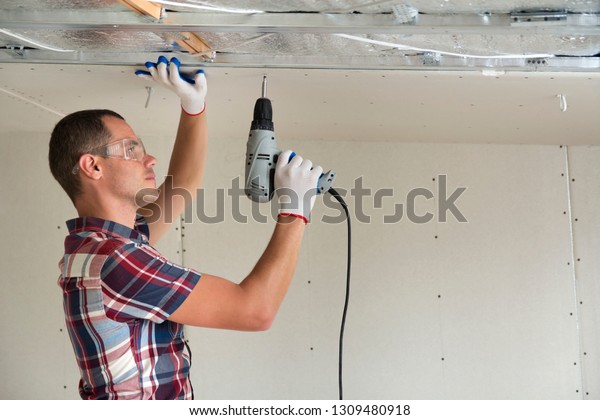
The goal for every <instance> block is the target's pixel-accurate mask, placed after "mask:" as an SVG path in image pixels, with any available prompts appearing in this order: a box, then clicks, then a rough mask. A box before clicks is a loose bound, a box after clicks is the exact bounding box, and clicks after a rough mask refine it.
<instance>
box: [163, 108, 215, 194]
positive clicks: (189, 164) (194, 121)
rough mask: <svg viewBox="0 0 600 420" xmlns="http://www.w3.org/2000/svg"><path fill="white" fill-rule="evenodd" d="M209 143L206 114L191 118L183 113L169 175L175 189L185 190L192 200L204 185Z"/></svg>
mask: <svg viewBox="0 0 600 420" xmlns="http://www.w3.org/2000/svg"><path fill="white" fill-rule="evenodd" d="M207 143H208V124H207V118H206V112H203V113H202V114H200V115H196V116H190V115H187V114H186V113H185V112H183V110H182V112H181V117H180V119H179V127H178V129H177V137H176V138H175V145H174V146H173V153H172V154H171V160H170V162H169V171H168V174H169V175H170V176H172V182H173V187H174V188H185V189H186V190H187V191H189V192H190V194H191V195H192V198H194V197H195V196H196V192H197V190H198V189H199V188H200V186H201V183H202V176H203V175H204V166H205V162H206V152H207Z"/></svg>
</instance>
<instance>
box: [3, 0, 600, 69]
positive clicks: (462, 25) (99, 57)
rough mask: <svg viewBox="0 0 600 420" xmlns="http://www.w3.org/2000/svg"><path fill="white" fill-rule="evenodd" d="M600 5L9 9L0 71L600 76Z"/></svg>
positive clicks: (440, 2)
mask: <svg viewBox="0 0 600 420" xmlns="http://www.w3.org/2000/svg"><path fill="white" fill-rule="evenodd" d="M599 13H600V1H598V0H572V1H555V0H545V1H544V0H542V1H539V0H538V1H536V0H533V1H531V0H530V1H511V0H491V1H483V0H480V1H467V0H411V1H408V2H404V1H364V0H362V1H361V0H354V1H333V0H332V1H318V2H315V1H198V0H187V1H186V0H181V1H164V0H156V1H154V2H148V1H145V0H120V1H117V0H87V1H86V0H79V1H66V0H23V1H21V0H5V1H3V2H2V5H1V6H0V62H38V63H43V62H46V63H82V64H123V65H131V64H136V65H137V64H141V63H143V62H144V61H146V60H147V59H148V53H149V52H161V53H169V54H177V55H178V57H179V58H180V60H182V62H183V63H184V65H192V64H197V63H198V62H202V63H203V64H204V65H206V66H225V67H283V68H336V69H419V70H457V69H460V70H465V69H467V70H481V69H487V70H489V69H503V70H511V69H519V70H523V71H585V72H590V71H598V70H599V69H600V65H599V60H600V58H599V53H600V24H599V23H600V18H599V16H600V15H599Z"/></svg>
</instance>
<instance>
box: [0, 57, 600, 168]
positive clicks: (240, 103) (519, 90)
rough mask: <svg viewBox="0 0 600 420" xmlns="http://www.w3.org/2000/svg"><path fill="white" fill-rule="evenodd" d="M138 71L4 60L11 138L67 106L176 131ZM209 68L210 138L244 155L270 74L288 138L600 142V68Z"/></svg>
mask: <svg viewBox="0 0 600 420" xmlns="http://www.w3.org/2000/svg"><path fill="white" fill-rule="evenodd" d="M133 71H134V68H132V67H130V66H96V65H55V64H0V110H1V112H2V124H1V130H2V133H10V134H5V135H4V138H5V139H6V141H17V139H18V136H17V137H15V135H14V133H20V132H23V131H35V132H38V133H40V136H41V138H43V139H44V140H43V141H44V144H45V142H47V138H48V136H49V133H50V131H51V129H52V127H53V126H54V124H55V123H56V122H57V121H58V120H59V119H60V117H61V115H65V114H68V113H70V112H73V111H76V110H80V109H86V108H99V107H106V108H110V109H114V110H116V111H117V112H119V113H121V114H122V115H123V116H124V117H125V118H126V119H127V120H128V121H129V122H130V124H131V125H132V126H133V127H134V128H135V129H136V130H138V135H140V136H142V137H144V138H147V137H149V136H152V137H157V138H162V139H168V138H172V136H173V134H174V130H175V128H176V121H177V118H178V114H179V106H178V102H177V98H176V96H175V95H173V94H172V92H170V91H168V90H167V89H163V88H161V87H159V86H153V84H152V83H148V82H146V81H144V80H141V79H139V78H137V77H136V76H134V74H133ZM206 74H207V79H208V83H209V93H208V112H209V118H210V126H209V127H210V133H211V139H213V140H214V141H218V142H230V145H231V150H232V156H231V158H232V159H234V160H237V159H239V161H240V162H242V161H243V153H244V150H245V149H244V147H245V146H244V145H245V143H246V140H247V135H248V130H249V129H250V122H251V120H252V109H253V107H254V103H255V101H256V99H257V98H258V97H259V96H260V95H261V83H262V77H263V75H264V74H266V75H267V81H268V83H267V96H268V97H269V98H270V99H271V101H272V103H273V110H274V116H273V118H274V123H275V132H276V134H277V137H278V144H279V145H280V147H282V148H287V147H294V145H298V144H302V142H305V141H317V142H327V141H338V140H345V141H346V140H347V141H357V142H365V143H369V142H405V143H419V142H423V143H484V144H485V143H492V144H553V145H557V147H558V145H562V144H573V145H574V144H600V136H598V133H600V119H598V118H597V113H598V109H600V95H599V94H598V92H600V74H598V73H595V74H586V73H529V72H523V73H516V72H509V73H506V74H504V75H499V76H485V75H483V74H481V73H478V72H468V71H465V72H462V71H453V72H440V71H437V72H429V71H396V70H379V71H366V70H344V71H341V70H324V69H320V70H318V69H313V70H303V69H254V68H233V69H226V68H212V69H207V71H206ZM148 87H152V91H151V93H150V97H149V100H148V90H147V88H148ZM558 95H563V100H564V101H563V103H561V100H560V99H561V98H560V97H559V96H558ZM146 104H147V106H146ZM561 105H562V106H563V108H562V109H561Z"/></svg>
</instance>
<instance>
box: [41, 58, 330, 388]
mask: <svg viewBox="0 0 600 420" xmlns="http://www.w3.org/2000/svg"><path fill="white" fill-rule="evenodd" d="M146 67H147V68H148V71H149V75H148V76H145V77H148V78H150V79H152V80H154V81H156V82H157V83H159V84H161V85H164V86H166V87H168V88H169V89H171V90H173V91H174V92H175V93H176V94H177V95H178V96H179V98H180V99H181V108H182V112H181V116H180V121H179V128H178V131H177V136H176V139H175V145H174V148H173V152H172V155H171V160H170V165H169V170H168V176H169V177H170V180H169V182H168V183H167V182H165V183H164V184H163V185H161V186H160V187H158V188H156V180H155V175H154V171H153V167H154V165H155V164H156V159H155V158H154V157H153V156H151V155H149V154H147V152H146V150H145V148H144V146H143V144H142V141H141V140H140V139H139V138H138V137H137V135H136V134H135V132H134V130H133V129H132V128H131V127H130V126H129V125H128V124H127V123H126V122H125V120H124V119H123V118H122V117H121V116H119V115H118V114H116V113H114V112H112V111H108V110H87V111H80V112H75V113H73V114H70V115H68V116H66V117H65V118H63V119H62V120H61V121H60V122H59V123H58V124H57V125H56V127H55V128H54V130H53V132H52V135H51V139H50V151H49V162H50V169H51V171H52V174H53V175H54V177H55V178H56V179H57V181H58V182H59V183H60V184H61V186H62V187H63V189H64V190H65V191H66V193H67V194H68V195H69V197H70V198H71V200H72V201H73V204H74V206H75V208H76V210H77V212H78V215H79V217H78V218H76V219H73V220H69V221H67V226H68V228H69V235H68V236H67V237H66V239H65V254H64V257H63V258H62V260H61V261H60V264H59V265H60V270H61V274H60V277H59V281H58V282H59V285H60V286H61V288H62V289H63V292H64V293H63V296H64V310H65V318H66V324H67V328H68V331H69V335H70V338H71V342H72V344H73V349H74V352H75V356H76V359H77V363H78V366H79V369H80V373H81V380H80V383H79V393H80V395H81V398H83V399H190V398H193V392H192V387H191V383H190V379H189V370H190V363H191V358H190V354H189V352H188V351H186V344H185V340H184V337H183V325H195V326H202V327H211V328H223V329H233V330H243V331H261V330H266V329H268V328H269V327H270V325H271V323H272V322H273V319H274V317H275V315H276V313H277V311H278V308H279V306H280V304H281V302H282V300H283V298H284V295H285V293H286V292H287V290H288V287H289V285H290V282H291V279H292V276H293V273H294V270H295V266H296V261H297V258H298V254H299V250H300V245H301V241H302V236H303V233H304V229H305V225H306V223H307V220H308V217H309V216H310V211H311V209H312V205H313V203H314V194H312V193H311V192H312V191H314V190H315V186H316V185H317V181H318V178H319V176H320V175H321V173H322V169H321V168H320V167H315V168H312V163H311V162H310V161H308V160H303V159H302V158H301V157H300V156H295V157H294V158H293V159H291V160H290V161H289V162H288V160H289V157H290V155H291V152H290V151H287V152H284V153H282V155H281V156H280V159H279V160H278V163H277V165H276V171H275V187H276V189H277V190H278V199H279V200H278V201H279V203H280V212H279V216H278V220H277V224H276V226H275V230H274V232H273V234H272V237H271V240H270V242H269V244H268V246H267V248H266V250H265V251H264V253H263V255H262V256H261V258H260V259H259V261H258V262H257V263H256V266H255V267H254V269H253V270H252V271H251V273H250V274H249V275H248V276H247V277H246V278H245V279H243V280H242V281H241V282H239V283H236V282H232V281H229V280H226V279H224V278H221V277H218V276H215V275H210V274H206V273H203V274H200V273H199V272H197V271H196V270H193V269H190V268H186V267H182V266H180V265H178V264H175V263H173V262H171V261H169V260H167V259H166V258H164V257H163V256H162V255H161V254H160V253H159V252H158V251H156V250H155V249H154V248H153V245H154V244H155V243H156V242H157V241H158V240H159V239H160V238H161V237H162V236H163V235H164V234H165V232H166V231H167V229H169V227H170V223H169V220H165V215H166V214H169V215H170V217H169V218H170V219H171V220H176V218H177V217H178V216H179V214H181V212H182V211H183V210H184V207H185V205H187V204H189V203H185V202H184V201H183V198H182V197H181V195H180V194H173V191H174V190H177V189H178V188H185V189H186V190H187V191H188V192H189V193H190V194H191V196H192V197H195V193H196V191H197V190H198V189H199V188H200V183H201V179H202V174H203V172H204V163H205V161H206V144H207V122H206V113H205V112H204V109H205V103H204V101H205V96H206V92H207V84H206V78H205V76H204V73H203V72H201V71H200V72H198V73H197V74H196V75H195V78H194V83H191V82H188V81H186V80H184V79H183V78H181V77H180V74H179V62H178V61H177V60H176V59H172V60H171V61H170V62H168V61H167V59H166V58H164V57H160V58H159V60H158V62H157V63H146ZM140 191H143V192H144V194H143V195H144V198H145V199H146V200H147V201H148V202H147V204H146V203H142V204H146V205H145V206H140V198H141V197H139V195H140V194H139V192H140ZM281 191H287V192H288V193H289V195H292V194H294V196H295V197H297V198H299V200H296V199H292V197H286V196H284V195H283V194H282V193H281ZM149 192H150V193H149ZM282 197H283V199H282ZM293 202H295V203H296V204H297V206H290V203H293ZM140 207H141V208H140ZM167 208H168V210H169V211H165V210H167ZM144 215H146V216H147V217H148V218H147V219H145V218H144ZM156 215H162V216H160V217H155V216H156Z"/></svg>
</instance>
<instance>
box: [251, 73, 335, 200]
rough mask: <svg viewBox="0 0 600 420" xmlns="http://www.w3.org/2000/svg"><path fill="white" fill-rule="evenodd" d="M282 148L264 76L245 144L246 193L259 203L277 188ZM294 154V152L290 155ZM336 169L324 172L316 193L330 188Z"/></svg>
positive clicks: (271, 195)
mask: <svg viewBox="0 0 600 420" xmlns="http://www.w3.org/2000/svg"><path fill="white" fill-rule="evenodd" d="M280 153H281V150H279V148H278V147H277V142H276V141H275V132H274V128H273V108H272V106H271V101H270V100H269V99H268V98H267V76H263V83H262V96H261V97H260V98H258V99H257V100H256V103H255V104H254V119H253V120H252V124H251V126H250V134H249V135H248V143H247V144H246V186H245V192H246V195H247V196H248V197H249V198H250V199H251V200H252V201H256V202H259V203H266V202H267V201H270V200H271V198H273V193H274V192H275V186H274V183H275V181H274V179H275V164H276V163H277V158H278V157H279V154H280ZM294 155H295V154H294V153H292V156H290V159H291V158H292V157H293V156H294ZM334 179H335V173H334V172H332V171H328V172H326V173H324V174H322V175H321V177H320V178H319V181H318V183H317V185H316V186H315V187H316V188H317V194H323V193H325V192H327V191H328V190H329V188H330V187H331V184H333V180H334Z"/></svg>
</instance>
